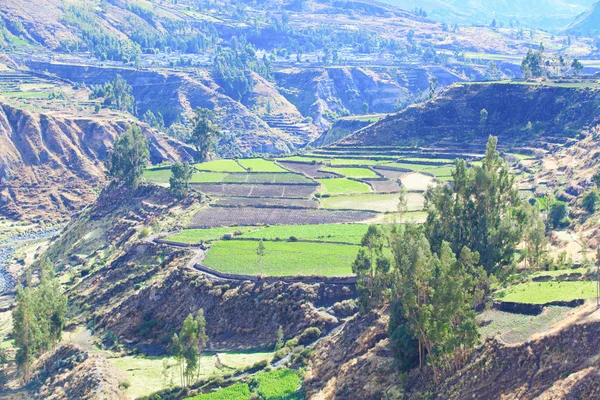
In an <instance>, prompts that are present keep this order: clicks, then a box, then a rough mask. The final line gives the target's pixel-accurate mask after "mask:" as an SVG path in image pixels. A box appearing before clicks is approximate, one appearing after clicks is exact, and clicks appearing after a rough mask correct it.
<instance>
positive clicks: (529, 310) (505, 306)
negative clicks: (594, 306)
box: [493, 300, 584, 315]
mask: <svg viewBox="0 0 600 400" xmlns="http://www.w3.org/2000/svg"><path fill="white" fill-rule="evenodd" d="M583 303H584V300H571V301H551V302H549V303H545V304H528V303H515V302H512V301H494V305H493V307H494V309H496V310H499V311H504V312H509V313H514V314H525V315H539V314H541V313H542V311H544V308H546V307H549V306H560V307H579V306H580V305H582V304H583Z"/></svg>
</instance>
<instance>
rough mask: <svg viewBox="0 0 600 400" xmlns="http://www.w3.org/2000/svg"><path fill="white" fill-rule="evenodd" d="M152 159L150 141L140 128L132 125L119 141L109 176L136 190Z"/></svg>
mask: <svg viewBox="0 0 600 400" xmlns="http://www.w3.org/2000/svg"><path fill="white" fill-rule="evenodd" d="M149 157H150V151H149V149H148V141H147V140H146V138H145V137H144V135H143V134H142V130H141V128H140V127H139V126H136V125H130V126H129V127H128V128H127V130H126V131H125V132H123V133H122V134H121V135H120V136H119V137H118V138H117V140H115V145H114V148H113V152H112V154H111V157H110V169H109V175H110V176H111V177H113V178H114V179H116V180H117V181H118V182H119V183H121V184H123V185H125V186H127V187H129V188H136V187H137V185H138V184H139V182H140V179H141V178H142V175H143V173H144V170H145V168H146V165H147V164H148V160H149Z"/></svg>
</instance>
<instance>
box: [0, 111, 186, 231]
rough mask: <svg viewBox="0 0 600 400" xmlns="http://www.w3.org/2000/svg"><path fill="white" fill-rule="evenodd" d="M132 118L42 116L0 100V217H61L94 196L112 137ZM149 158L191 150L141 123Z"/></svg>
mask: <svg viewBox="0 0 600 400" xmlns="http://www.w3.org/2000/svg"><path fill="white" fill-rule="evenodd" d="M130 123H132V121H125V120H120V121H116V120H103V119H92V118H86V119H75V118H64V117H56V116H48V115H45V114H40V113H36V112H30V111H27V110H23V109H17V108H14V107H12V106H8V105H5V104H0V215H3V216H8V217H11V218H15V219H19V218H27V219H30V220H35V219H41V220H45V221H49V220H56V218H58V219H61V217H64V216H67V215H69V214H70V213H72V212H74V211H76V210H78V209H80V208H81V207H83V206H85V205H87V204H89V203H91V202H92V201H93V200H94V199H95V198H96V191H97V190H98V188H99V187H100V186H101V185H102V184H103V183H104V181H105V172H106V167H105V164H104V163H105V161H106V159H107V157H108V154H109V152H110V150H111V149H112V146H113V143H114V140H115V138H116V137H117V136H118V135H119V134H120V133H122V132H123V131H125V130H126V128H127V126H128V125H129V124H130ZM143 131H144V134H145V136H146V137H147V138H148V140H149V142H150V155H151V156H150V157H151V162H153V163H160V162H163V161H174V160H181V159H184V160H189V159H191V155H190V153H191V150H189V149H188V148H187V147H186V146H183V145H182V144H181V143H179V142H177V141H175V140H173V139H171V138H169V137H167V136H165V135H163V134H160V133H159V132H157V131H155V130H153V129H149V128H148V127H147V126H143Z"/></svg>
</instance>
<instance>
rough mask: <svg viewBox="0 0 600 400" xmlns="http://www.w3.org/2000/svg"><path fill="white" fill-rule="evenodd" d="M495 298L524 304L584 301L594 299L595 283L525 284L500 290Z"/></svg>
mask: <svg viewBox="0 0 600 400" xmlns="http://www.w3.org/2000/svg"><path fill="white" fill-rule="evenodd" d="M495 297H496V298H497V299H500V300H503V301H511V302H515V303H526V304H545V303H550V302H552V301H571V300H585V299H590V298H593V297H596V282H584V281H578V282H526V283H521V284H519V285H516V286H513V287H510V288H508V289H504V290H500V291H498V292H496V294H495Z"/></svg>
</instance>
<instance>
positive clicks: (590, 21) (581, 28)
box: [566, 2, 600, 34]
mask: <svg viewBox="0 0 600 400" xmlns="http://www.w3.org/2000/svg"><path fill="white" fill-rule="evenodd" d="M566 31H568V32H577V33H582V34H588V33H589V34H597V33H598V32H600V2H598V3H596V4H594V5H593V6H592V7H591V8H590V9H588V10H587V11H586V12H584V13H583V14H581V15H579V16H578V17H577V18H576V19H575V21H573V22H572V23H571V24H569V26H567V28H566Z"/></svg>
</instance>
